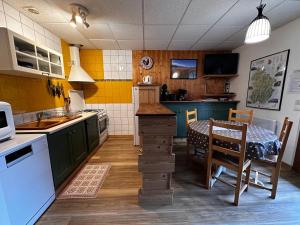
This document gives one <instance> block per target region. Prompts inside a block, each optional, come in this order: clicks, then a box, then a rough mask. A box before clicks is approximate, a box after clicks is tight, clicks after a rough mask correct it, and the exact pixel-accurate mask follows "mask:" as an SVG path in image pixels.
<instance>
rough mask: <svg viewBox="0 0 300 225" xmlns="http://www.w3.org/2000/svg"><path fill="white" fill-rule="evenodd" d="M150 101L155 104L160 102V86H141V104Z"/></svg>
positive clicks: (149, 102)
mask: <svg viewBox="0 0 300 225" xmlns="http://www.w3.org/2000/svg"><path fill="white" fill-rule="evenodd" d="M142 103H148V104H154V103H159V87H158V86H149V87H139V104H142Z"/></svg>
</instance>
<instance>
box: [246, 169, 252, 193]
mask: <svg viewBox="0 0 300 225" xmlns="http://www.w3.org/2000/svg"><path fill="white" fill-rule="evenodd" d="M250 173H251V164H250V165H249V166H248V168H247V169H246V179H245V184H246V185H247V188H246V190H245V191H248V188H249V182H250Z"/></svg>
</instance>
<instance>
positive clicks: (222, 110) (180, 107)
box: [161, 101, 238, 138]
mask: <svg viewBox="0 0 300 225" xmlns="http://www.w3.org/2000/svg"><path fill="white" fill-rule="evenodd" d="M161 103H162V104H164V105H165V106H166V107H168V108H169V109H171V110H172V111H173V112H175V113H176V117H177V137H179V138H185V137H186V133H187V129H186V118H185V117H186V116H185V112H186V110H191V109H195V108H196V109H197V111H198V120H207V119H209V118H214V119H217V120H227V119H228V111H229V109H230V108H233V109H236V106H237V104H238V101H229V102H201V101H199V102H196V101H184V102H181V101H167V102H161Z"/></svg>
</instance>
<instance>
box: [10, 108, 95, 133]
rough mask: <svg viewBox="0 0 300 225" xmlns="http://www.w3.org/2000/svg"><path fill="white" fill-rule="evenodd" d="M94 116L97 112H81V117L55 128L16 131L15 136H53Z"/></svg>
mask: <svg viewBox="0 0 300 225" xmlns="http://www.w3.org/2000/svg"><path fill="white" fill-rule="evenodd" d="M94 115H97V112H83V113H81V117H79V118H77V119H74V120H71V121H68V122H65V123H62V124H59V125H57V126H54V127H51V128H48V129H43V130H16V133H17V134H53V133H55V132H57V131H60V130H62V129H64V128H67V127H69V126H72V125H73V124H76V123H78V122H81V121H83V120H86V119H88V118H90V117H92V116H94Z"/></svg>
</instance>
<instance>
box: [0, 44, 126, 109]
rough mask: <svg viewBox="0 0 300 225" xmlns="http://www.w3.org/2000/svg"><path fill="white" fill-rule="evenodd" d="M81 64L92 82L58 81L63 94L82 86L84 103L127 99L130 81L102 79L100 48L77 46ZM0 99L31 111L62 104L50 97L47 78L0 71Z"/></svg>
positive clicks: (66, 50)
mask: <svg viewBox="0 0 300 225" xmlns="http://www.w3.org/2000/svg"><path fill="white" fill-rule="evenodd" d="M61 48H62V53H63V61H64V69H65V74H66V78H67V77H68V76H69V74H70V69H71V57H70V50H69V44H68V43H67V42H65V41H63V40H62V41H61ZM80 57H81V65H82V67H83V68H84V69H85V70H86V71H87V72H88V73H89V74H90V75H91V76H92V77H93V78H94V79H95V80H100V81H97V82H96V83H94V84H78V83H75V84H74V83H72V84H71V83H69V82H68V81H66V80H53V82H54V83H57V82H59V83H62V84H63V86H64V91H65V93H66V95H67V94H68V91H69V90H70V89H83V90H84V95H85V101H86V103H87V104H93V103H94V104H97V103H99V104H100V103H131V102H132V96H131V89H132V81H105V80H103V79H104V72H103V55H102V50H80ZM0 101H6V102H9V103H10V104H11V105H12V108H13V111H14V113H15V114H16V113H24V112H33V111H38V110H45V109H51V108H57V107H62V106H63V105H64V100H63V98H62V97H60V98H59V97H52V96H51V95H50V94H49V93H48V90H47V80H45V79H33V78H28V77H19V76H12V75H1V74H0Z"/></svg>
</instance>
